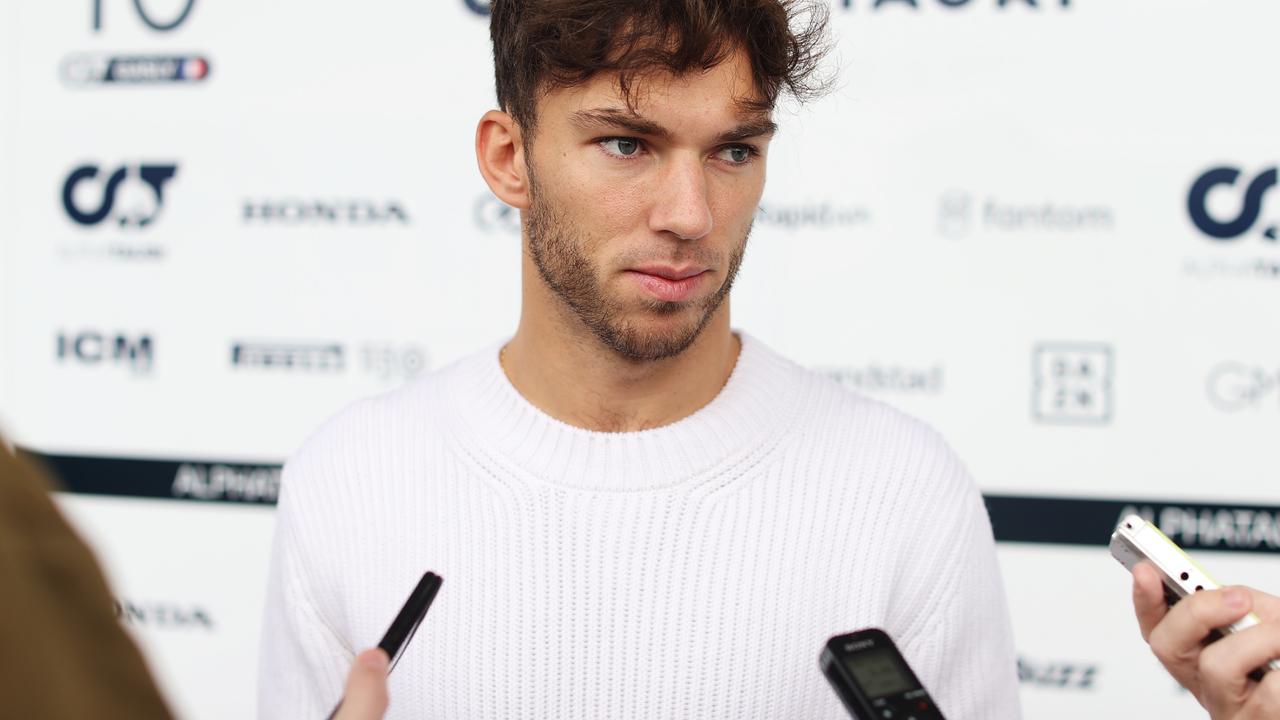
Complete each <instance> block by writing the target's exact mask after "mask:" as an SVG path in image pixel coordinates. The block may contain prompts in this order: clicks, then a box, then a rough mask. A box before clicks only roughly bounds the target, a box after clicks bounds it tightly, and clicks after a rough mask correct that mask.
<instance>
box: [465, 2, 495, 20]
mask: <svg viewBox="0 0 1280 720" xmlns="http://www.w3.org/2000/svg"><path fill="white" fill-rule="evenodd" d="M462 2H464V3H466V5H467V9H468V10H470V11H471V12H473V13H475V14H477V15H484V16H486V17H487V16H488V15H489V0H462Z"/></svg>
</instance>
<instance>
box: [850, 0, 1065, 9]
mask: <svg viewBox="0 0 1280 720" xmlns="http://www.w3.org/2000/svg"><path fill="white" fill-rule="evenodd" d="M840 7H841V8H843V9H845V10H855V9H856V10H867V9H870V10H880V9H883V8H893V7H898V8H906V9H909V10H919V9H920V8H921V7H926V8H927V7H938V8H943V9H947V10H958V9H960V8H966V7H995V8H996V9H999V10H1004V9H1005V8H1009V7H1021V8H1029V9H1031V10H1039V9H1041V8H1047V7H1054V8H1068V9H1069V8H1070V7H1071V0H840Z"/></svg>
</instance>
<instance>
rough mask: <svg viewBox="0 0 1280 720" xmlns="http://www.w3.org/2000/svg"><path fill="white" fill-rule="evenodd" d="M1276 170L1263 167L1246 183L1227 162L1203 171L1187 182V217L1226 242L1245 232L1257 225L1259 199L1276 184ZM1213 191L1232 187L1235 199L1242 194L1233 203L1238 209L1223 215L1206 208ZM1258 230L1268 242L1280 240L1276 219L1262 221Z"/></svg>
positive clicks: (1279, 230) (1214, 237)
mask: <svg viewBox="0 0 1280 720" xmlns="http://www.w3.org/2000/svg"><path fill="white" fill-rule="evenodd" d="M1278 170H1280V168H1276V167H1270V168H1267V169H1265V170H1262V171H1261V172H1259V173H1258V174H1257V175H1255V176H1253V178H1251V179H1249V180H1248V181H1247V182H1241V176H1242V175H1243V172H1242V171H1241V170H1240V168H1237V167H1232V166H1230V165H1224V166H1221V167H1215V168H1211V169H1209V170H1207V171H1205V172H1204V174H1202V175H1201V176H1200V177H1198V178H1196V180H1195V182H1193V183H1192V184H1191V191H1190V192H1189V193H1187V213H1188V214H1189V215H1190V216H1191V222H1193V223H1195V226H1196V227H1197V228H1199V230H1200V232H1202V233H1204V234H1205V235H1208V236H1209V237H1211V238H1213V239H1214V240H1219V241H1223V242H1226V241H1231V240H1235V239H1237V238H1239V237H1241V236H1243V235H1245V234H1246V233H1248V232H1249V231H1250V230H1253V229H1254V228H1255V227H1256V226H1258V225H1259V222H1258V219H1259V217H1261V215H1262V212H1263V201H1264V200H1265V199H1266V197H1267V194H1268V193H1269V192H1270V191H1271V189H1272V188H1273V187H1275V185H1276V180H1277V171H1278ZM1215 190H1217V191H1219V192H1221V193H1223V194H1225V193H1226V192H1227V191H1229V190H1234V191H1235V196H1236V197H1237V198H1239V197H1240V194H1241V193H1243V196H1244V197H1243V200H1241V201H1239V202H1238V204H1237V205H1236V207H1238V208H1239V210H1238V211H1236V213H1235V214H1234V215H1230V214H1229V213H1228V214H1227V215H1226V216H1223V215H1222V214H1219V213H1215V212H1213V211H1211V210H1210V208H1209V205H1210V203H1211V202H1212V200H1211V199H1210V195H1211V194H1213V193H1214V191H1215ZM1258 230H1259V232H1260V233H1261V235H1262V237H1264V238H1266V239H1267V240H1269V241H1271V242H1276V241H1277V240H1280V220H1278V219H1277V218H1274V217H1272V218H1269V219H1268V220H1266V221H1264V222H1263V223H1261V227H1260V228H1258Z"/></svg>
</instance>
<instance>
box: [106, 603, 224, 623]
mask: <svg viewBox="0 0 1280 720" xmlns="http://www.w3.org/2000/svg"><path fill="white" fill-rule="evenodd" d="M113 604H114V605H115V611H116V618H117V619H119V620H120V622H122V623H125V624H127V625H134V626H138V627H145V628H155V629H159V630H205V631H212V630H213V629H214V622H213V613H211V612H209V610H208V608H204V607H201V606H200V605H185V604H180V603H175V602H166V601H144V600H136V599H129V598H117V599H116V600H115V602H114V603H113Z"/></svg>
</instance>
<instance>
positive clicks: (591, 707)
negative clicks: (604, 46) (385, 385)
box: [259, 335, 1019, 720]
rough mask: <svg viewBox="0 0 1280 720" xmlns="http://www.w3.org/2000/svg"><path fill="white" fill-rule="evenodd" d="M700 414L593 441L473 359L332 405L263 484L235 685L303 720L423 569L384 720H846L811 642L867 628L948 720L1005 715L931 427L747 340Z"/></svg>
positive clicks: (973, 545)
mask: <svg viewBox="0 0 1280 720" xmlns="http://www.w3.org/2000/svg"><path fill="white" fill-rule="evenodd" d="M742 341H743V342H742V353H741V355H740V357H739V359H738V362H737V366H736V367H735V369H734V371H733V374H732V376H731V377H730V378H729V381H728V383H727V384H726V386H725V387H724V389H723V390H722V391H721V392H720V394H719V395H718V396H717V397H716V398H715V399H714V400H713V401H712V402H711V403H710V404H708V405H707V406H706V407H704V408H702V409H701V410H699V411H697V412H696V413H694V414H693V415H690V416H689V417H686V418H684V419H683V420H680V421H678V422H676V423H673V424H671V425H667V426H665V427H661V428H657V429H653V430H645V431H642V432H631V433H599V432H592V431H587V430H582V429H579V428H575V427H571V426H568V425H565V424H564V423H561V422H559V421H557V420H555V419H553V418H551V417H549V416H548V415H546V414H544V413H542V412H541V411H539V410H538V409H537V408H535V407H533V406H532V405H530V404H529V403H528V402H527V401H526V400H525V399H524V398H523V397H522V396H521V395H520V394H519V393H518V392H517V391H516V390H515V389H514V388H513V387H512V386H511V384H510V382H509V381H508V380H507V378H506V376H505V374H504V373H503V371H502V369H501V366H500V365H499V363H498V357H497V353H498V346H496V345H495V346H493V347H491V348H489V349H487V350H486V351H485V352H483V353H480V354H477V355H475V356H473V357H470V358H468V359H465V360H462V361H460V362H458V363H455V364H454V365H452V366H450V367H447V368H444V369H442V370H440V371H437V372H434V373H431V374H430V375H428V376H426V377H423V378H422V379H420V380H418V381H416V382H414V383H413V384H411V385H409V386H407V387H405V388H403V389H400V390H397V391H395V392H392V393H390V394H387V395H383V396H380V397H377V398H373V399H371V400H366V401H363V402H360V403H357V404H355V405H353V406H352V407H350V408H349V409H347V410H346V411H344V412H342V413H341V414H340V415H338V416H337V417H336V418H334V419H333V420H331V421H330V422H328V423H327V424H326V425H325V426H324V427H323V428H321V429H320V430H319V431H318V432H317V433H316V434H315V436H313V437H312V439H311V440H310V441H308V442H307V444H306V445H305V446H304V447H303V448H302V449H301V450H300V451H299V452H298V453H297V455H296V456H294V457H293V459H292V460H290V462H289V463H288V464H287V466H286V468H285V475H284V483H283V490H282V494H281V497H280V505H279V509H278V514H277V526H276V536H275V544H274V548H273V559H272V570H271V577H270V583H269V593H268V601H267V611H266V618H265V627H264V633H263V646H262V654H261V667H260V670H259V699H260V703H259V710H260V714H261V715H262V716H263V717H269V718H309V719H314V718H322V717H324V716H325V715H326V713H327V712H328V711H329V709H330V708H331V707H332V706H333V704H334V702H335V701H336V700H337V699H338V697H339V696H340V695H341V693H342V687H343V684H344V681H345V677H346V673H347V669H348V667H349V665H350V663H351V660H352V656H353V652H354V651H358V650H361V649H364V648H369V647H373V646H374V645H376V644H377V642H378V640H379V638H380V637H381V635H382V633H383V632H384V631H385V630H386V628H387V625H388V624H389V623H390V622H391V619H392V618H393V617H394V616H395V613H396V611H397V610H398V609H399V608H400V605H401V604H402V603H403V602H404V600H405V598H406V597H407V596H408V594H409V591H410V590H411V589H412V588H413V586H414V584H415V582H416V581H417V580H418V578H419V577H420V576H421V574H422V573H423V572H424V571H425V570H433V571H435V572H437V573H439V574H440V575H442V576H443V577H444V586H443V588H442V589H441V591H440V594H439V596H438V597H437V599H436V602H435V605H434V606H433V607H432V608H431V611H430V613H429V614H428V615H427V618H426V620H425V622H424V623H423V625H422V627H421V628H420V629H419V631H418V634H417V636H416V637H415V638H414V640H413V642H412V643H411V644H410V645H409V647H408V650H407V651H406V653H405V654H404V657H403V658H402V660H401V661H400V664H399V666H398V667H397V668H396V670H395V672H394V673H393V674H392V676H391V683H390V691H391V709H390V711H389V712H388V715H387V717H389V718H441V719H448V720H472V719H480V718H484V719H486V720H487V719H496V718H547V719H557V720H561V719H563V720H571V719H572V720H606V719H608V720H612V719H619V720H622V719H629V718H634V719H636V720H652V719H654V718H724V719H726V720H727V719H733V720H741V719H746V718H759V719H760V720H766V719H767V720H790V719H796V720H800V719H804V720H810V719H822V718H830V719H831V720H836V719H838V718H847V717H848V716H847V714H846V713H845V711H844V709H843V708H842V707H841V705H840V702H839V700H838V699H837V698H836V696H835V694H834V693H833V692H832V690H831V688H830V687H829V686H828V685H827V682H826V679H825V678H824V677H823V676H822V674H821V673H820V672H819V669H818V655H819V652H820V650H821V648H822V646H823V644H824V642H825V641H826V639H827V638H828V637H830V636H831V635H835V634H838V633H843V632H849V631H852V630H856V629H859V628H862V627H866V626H873V625H874V626H880V627H883V628H885V629H886V630H888V632H889V633H890V635H892V636H893V637H894V638H895V639H896V640H897V642H898V644H899V646H900V647H901V649H902V651H903V654H904V655H905V656H906V657H907V659H908V661H909V662H910V663H911V665H912V666H913V667H914V669H915V670H916V672H917V674H918V675H919V676H920V678H921V680H922V681H923V682H924V683H925V685H926V686H927V687H928V688H929V690H930V691H931V692H932V694H933V696H934V698H935V699H936V700H937V701H938V703H939V705H940V707H941V708H942V710H943V711H944V713H946V715H947V717H948V718H949V719H950V720H969V719H976V718H993V719H998V720H1008V719H1010V718H1016V717H1018V716H1019V711H1018V698H1017V692H1018V688H1017V681H1016V677H1015V673H1016V670H1015V660H1014V653H1013V646H1012V642H1011V636H1010V630H1009V619H1008V615H1007V611H1006V605H1005V599H1004V594H1003V588H1002V586H1001V581H1000V576H999V571H998V568H997V565H996V558H995V551H994V544H993V542H992V537H991V528H990V523H989V521H988V519H987V515H986V511H985V509H984V507H983V505H982V500H981V498H980V496H979V494H978V491H977V489H976V488H975V487H974V485H973V482H972V481H971V480H970V479H969V477H968V476H967V474H966V473H965V470H964V468H963V467H962V466H961V464H960V463H959V461H958V460H957V459H956V457H955V455H953V454H952V452H951V451H950V450H949V449H948V448H947V446H946V445H945V444H944V442H943V441H942V440H941V439H940V438H939V437H938V435H937V434H936V433H935V432H934V431H932V430H931V429H929V428H928V427H927V426H925V425H923V424H922V423H920V422H918V421H915V420H912V419H911V418H908V417H906V416H904V415H902V414H900V413H898V412H896V411H894V410H892V409H890V408H888V407H886V406H885V405H882V404H880V403H878V402H874V401H871V400H868V399H866V398H863V397H861V396H858V395H856V394H854V393H851V392H849V391H847V390H845V389H843V388H842V387H840V386H838V385H836V384H834V383H832V382H830V381H828V380H826V379H825V378H822V377H820V376H818V375H815V374H813V373H811V372H808V371H806V370H803V369H801V368H800V367H798V366H796V365H794V364H792V363H791V362H789V361H787V360H785V359H783V358H781V357H780V356H778V355H776V354H774V353H773V352H772V351H770V350H769V349H767V348H766V347H764V346H763V345H761V344H760V343H759V342H758V341H756V340H753V339H752V338H751V337H749V336H745V335H744V336H743V337H742Z"/></svg>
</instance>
